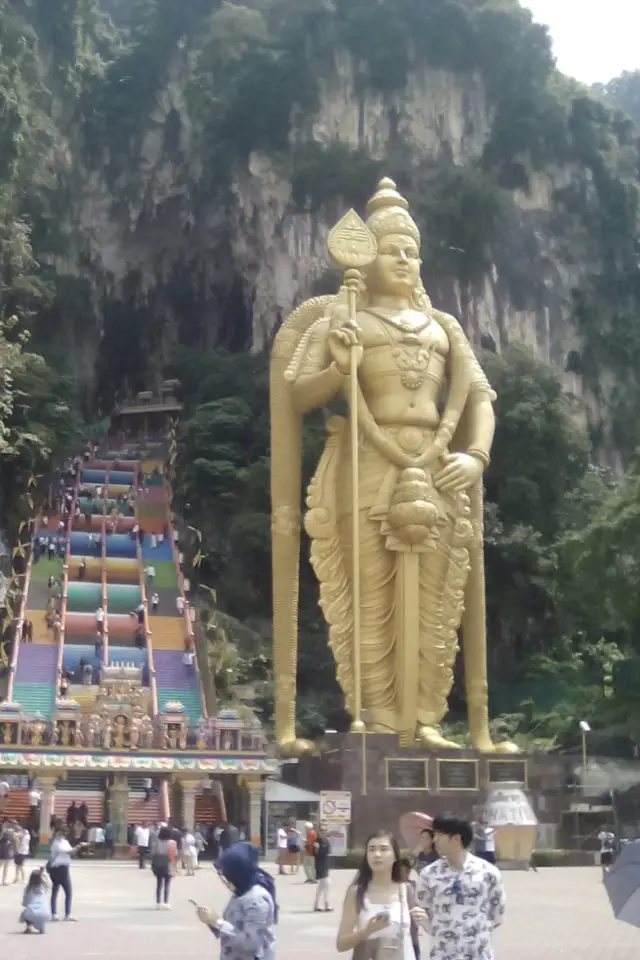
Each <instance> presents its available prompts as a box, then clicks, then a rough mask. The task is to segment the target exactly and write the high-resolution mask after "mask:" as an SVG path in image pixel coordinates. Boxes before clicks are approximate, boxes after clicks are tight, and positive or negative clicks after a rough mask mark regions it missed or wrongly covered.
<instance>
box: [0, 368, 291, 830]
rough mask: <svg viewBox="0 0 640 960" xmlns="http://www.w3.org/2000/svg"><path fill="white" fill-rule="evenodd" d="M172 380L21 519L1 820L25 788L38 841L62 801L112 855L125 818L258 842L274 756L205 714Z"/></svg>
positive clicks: (235, 718)
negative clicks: (177, 494) (230, 828)
mask: <svg viewBox="0 0 640 960" xmlns="http://www.w3.org/2000/svg"><path fill="white" fill-rule="evenodd" d="M176 386H177V384H176V382H175V381H167V382H165V384H164V386H163V389H162V391H161V394H160V396H159V397H154V396H153V394H151V393H140V394H138V396H137V397H136V399H135V401H133V402H130V403H127V404H126V405H123V406H121V407H119V408H118V409H117V410H116V411H115V413H114V414H113V417H112V425H111V431H110V439H109V442H108V443H103V444H101V445H97V444H88V446H87V448H86V449H85V450H84V451H82V452H81V453H80V455H79V456H77V457H76V458H75V459H74V460H73V461H71V462H69V463H68V464H66V465H65V468H64V471H63V472H62V473H61V474H60V475H58V476H56V479H55V483H54V485H53V486H52V490H51V492H50V495H49V498H48V508H45V509H42V510H41V511H40V512H39V513H38V516H37V517H36V518H34V521H33V539H32V546H31V550H30V553H29V556H28V558H27V568H26V574H25V577H24V584H25V587H24V591H23V596H22V601H21V604H20V610H19V614H18V617H17V620H16V623H15V630H14V642H13V649H12V654H11V664H10V672H9V680H8V687H7V696H6V699H5V700H4V701H3V702H2V703H1V704H0V780H5V781H7V782H8V783H9V784H10V786H11V789H10V792H9V794H8V798H7V802H6V805H5V809H4V810H3V816H5V817H15V818H17V819H20V820H22V821H23V822H25V823H26V822H27V818H28V817H29V814H30V811H29V806H28V788H27V783H32V782H34V781H35V783H36V785H37V788H38V789H39V791H40V793H41V802H40V808H39V813H38V817H39V824H38V827H39V837H40V842H41V843H42V844H45V843H47V842H48V840H49V837H50V830H51V823H52V820H53V819H61V820H64V819H65V815H66V811H67V809H68V808H69V806H70V804H71V803H72V802H73V801H75V803H76V805H80V804H83V803H84V804H86V807H87V809H88V820H89V824H90V825H96V826H97V825H100V824H103V823H105V822H106V821H107V820H110V821H111V822H112V824H113V825H114V828H115V838H116V844H120V845H122V847H123V848H124V847H125V845H126V844H127V831H128V828H129V826H130V825H131V824H134V823H135V824H139V823H141V822H143V821H146V822H152V821H159V820H165V821H172V822H173V823H174V824H176V825H182V826H184V827H189V828H193V827H194V825H195V824H196V823H197V824H198V825H200V826H207V825H211V824H214V823H217V822H224V821H228V822H233V823H235V824H241V823H242V824H245V825H246V829H247V833H248V834H249V835H250V836H251V839H252V840H253V841H254V842H256V843H260V840H261V811H262V797H263V788H264V778H265V776H266V775H267V774H273V773H275V772H276V771H277V769H278V763H277V760H275V759H274V758H271V757H269V756H268V755H267V753H266V749H265V748H266V744H265V738H264V735H263V732H262V729H261V725H260V723H259V721H258V720H256V719H253V718H249V719H246V718H245V717H244V716H242V715H241V714H240V713H239V712H238V711H236V710H231V709H225V710H220V711H219V712H217V715H215V716H208V714H207V709H206V703H205V696H204V692H203V685H202V682H201V677H200V670H199V665H198V657H197V651H196V643H195V636H194V629H193V621H194V619H195V616H194V612H193V610H192V607H191V605H190V602H189V595H188V589H187V588H188V584H187V583H186V581H185V579H184V577H183V575H182V571H181V563H180V560H181V557H180V551H179V548H178V542H177V541H178V534H177V532H176V529H175V527H174V516H173V514H172V509H171V486H170V476H171V467H172V464H173V462H174V460H175V455H176V445H175V424H176V418H177V416H178V415H179V413H180V409H181V407H180V404H179V403H178V402H177V401H176V400H175V398H174V396H173V391H174V390H175V387H176ZM54 487H55V489H54ZM31 813H32V814H33V811H31Z"/></svg>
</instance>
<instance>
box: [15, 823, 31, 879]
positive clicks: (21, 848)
mask: <svg viewBox="0 0 640 960" xmlns="http://www.w3.org/2000/svg"><path fill="white" fill-rule="evenodd" d="M30 848H31V834H30V833H29V831H28V830H26V829H25V828H24V827H23V828H22V830H21V831H20V832H19V833H18V835H17V836H16V852H15V854H14V855H13V862H14V863H15V865H16V875H15V877H14V880H13V882H14V883H19V882H20V881H22V882H23V883H24V862H25V860H26V859H27V857H28V856H29V851H30Z"/></svg>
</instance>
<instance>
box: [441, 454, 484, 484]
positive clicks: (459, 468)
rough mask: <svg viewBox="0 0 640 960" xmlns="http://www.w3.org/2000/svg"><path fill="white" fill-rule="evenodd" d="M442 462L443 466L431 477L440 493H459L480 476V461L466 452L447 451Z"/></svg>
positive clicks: (481, 464)
mask: <svg viewBox="0 0 640 960" xmlns="http://www.w3.org/2000/svg"><path fill="white" fill-rule="evenodd" d="M442 462H443V463H444V467H443V468H442V470H441V471H440V473H437V474H436V475H435V477H434V478H433V482H434V484H435V486H436V489H437V490H439V491H440V492H441V493H460V491H462V490H466V489H467V487H470V486H471V484H472V483H475V482H476V480H479V479H480V477H481V476H482V470H483V463H482V461H481V460H478V458H477V457H472V456H470V454H468V453H449V454H447V455H446V456H445V457H443V458H442Z"/></svg>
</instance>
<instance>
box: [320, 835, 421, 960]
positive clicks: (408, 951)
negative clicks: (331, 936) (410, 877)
mask: <svg viewBox="0 0 640 960" xmlns="http://www.w3.org/2000/svg"><path fill="white" fill-rule="evenodd" d="M425 919H426V913H425V911H424V910H423V909H422V908H421V907H418V906H416V905H415V903H414V900H413V895H412V892H411V890H410V888H409V885H408V884H406V883H404V882H403V876H402V865H401V859H400V850H399V848H398V844H397V841H396V840H395V838H394V837H392V836H391V835H390V834H388V833H387V832H386V831H379V832H378V833H375V834H374V835H373V836H372V837H369V839H368V840H367V843H366V846H365V855H364V858H363V860H362V863H361V864H360V869H359V871H358V874H357V876H356V879H355V881H354V883H353V884H352V885H351V886H350V887H349V889H348V890H347V895H346V897H345V900H344V906H343V908H342V917H341V919H340V928H339V930H338V939H337V943H336V946H337V949H338V952H339V953H346V952H347V951H348V950H353V952H354V957H355V958H356V960H414V948H413V942H412V936H411V928H412V925H415V924H419V923H421V922H423V921H424V920H425Z"/></svg>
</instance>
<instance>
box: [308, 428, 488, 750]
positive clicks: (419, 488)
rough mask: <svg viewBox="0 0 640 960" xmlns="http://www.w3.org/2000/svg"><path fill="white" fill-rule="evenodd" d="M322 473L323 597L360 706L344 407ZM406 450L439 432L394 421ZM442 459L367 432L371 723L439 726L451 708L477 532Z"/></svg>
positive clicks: (364, 499)
mask: <svg viewBox="0 0 640 960" xmlns="http://www.w3.org/2000/svg"><path fill="white" fill-rule="evenodd" d="M328 429H329V439H328V441H327V444H326V447H325V450H324V453H323V455H322V458H321V460H320V463H319V465H318V470H317V471H316V475H315V477H314V479H313V480H312V482H311V485H310V488H309V496H308V506H309V508H310V509H309V512H308V513H307V517H306V528H307V531H308V533H309V535H310V537H311V539H312V548H311V561H312V564H313V566H314V570H315V572H316V575H317V577H318V579H319V581H320V602H321V606H322V608H323V612H324V615H325V617H326V619H327V621H328V623H329V625H330V644H331V648H332V651H333V654H334V657H335V660H336V664H337V674H338V680H339V681H340V683H341V686H342V688H343V690H344V692H345V697H346V700H347V708H348V709H352V706H353V669H352V663H353V613H352V583H351V570H352V544H353V540H352V528H351V525H352V500H351V482H352V478H351V458H350V437H349V430H348V429H347V423H346V421H344V420H342V419H341V418H337V417H336V418H332V419H331V420H330V421H329V424H328ZM382 433H383V434H384V435H385V436H386V437H387V438H389V439H390V440H392V441H393V442H394V444H395V445H397V447H398V448H399V449H400V450H401V451H402V452H403V454H405V455H407V454H408V455H410V456H412V457H418V456H420V454H422V453H423V452H424V451H425V450H427V449H428V448H429V447H430V446H431V445H432V443H433V438H434V432H433V431H431V430H428V429H422V428H418V427H383V428H382ZM441 468H442V461H441V460H437V461H435V462H434V463H433V464H432V465H430V466H429V467H425V468H423V469H422V470H418V471H416V470H404V471H403V469H402V468H401V467H399V466H397V465H395V464H393V463H390V462H389V459H388V457H387V456H385V455H384V454H383V453H381V452H380V451H379V450H378V449H377V448H376V446H375V443H374V441H373V440H370V439H368V438H366V437H361V441H360V451H359V484H358V487H359V489H358V494H359V497H358V501H359V516H358V522H359V525H360V555H361V577H360V607H361V611H360V617H361V622H360V660H361V674H362V698H363V700H362V705H363V709H364V712H365V719H366V722H367V726H368V727H369V728H370V729H375V728H378V729H386V730H393V731H396V730H397V731H400V732H401V733H404V734H405V735H406V736H407V737H413V735H414V733H415V727H416V724H419V725H426V726H437V725H438V724H439V723H440V722H441V720H442V718H443V717H444V715H445V713H446V711H447V696H448V694H449V692H450V690H451V685H452V682H453V665H454V661H455V656H456V652H457V649H458V639H457V630H458V627H459V625H460V620H461V617H462V612H463V604H464V588H465V583H466V579H467V575H468V571H469V552H468V545H469V542H470V539H471V536H472V525H471V523H470V520H469V498H468V496H467V495H466V494H464V493H462V494H460V493H459V494H455V495H453V496H449V495H442V494H440V493H439V492H438V491H437V490H436V489H435V487H434V485H433V476H434V474H437V472H438V471H439V470H440V469H441Z"/></svg>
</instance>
